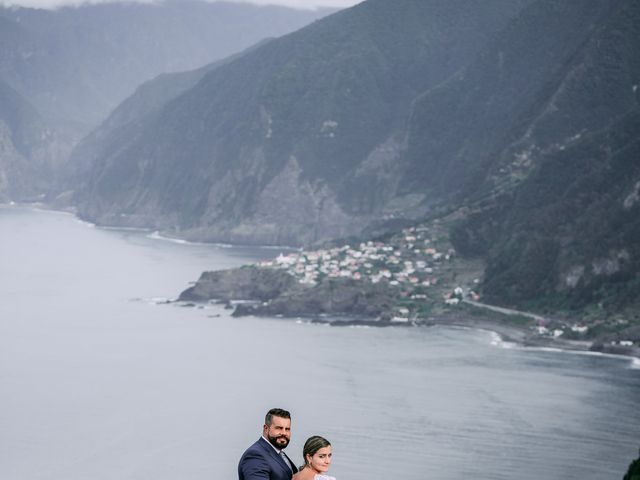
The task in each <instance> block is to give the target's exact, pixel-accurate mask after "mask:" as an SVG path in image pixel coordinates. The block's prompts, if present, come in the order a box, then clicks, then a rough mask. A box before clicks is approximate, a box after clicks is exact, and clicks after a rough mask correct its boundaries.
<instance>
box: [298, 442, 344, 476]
mask: <svg viewBox="0 0 640 480" xmlns="http://www.w3.org/2000/svg"><path fill="white" fill-rule="evenodd" d="M302 456H303V457H304V465H302V466H301V467H300V470H299V472H298V473H296V474H295V475H294V476H293V479H292V480H336V479H335V478H334V477H330V476H329V475H325V473H326V472H327V471H328V470H329V466H330V465H331V456H332V453H331V444H330V443H329V440H327V439H326V438H322V437H320V436H317V435H315V436H313V437H309V438H308V439H307V441H306V442H304V447H303V448H302Z"/></svg>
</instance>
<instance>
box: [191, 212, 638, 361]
mask: <svg viewBox="0 0 640 480" xmlns="http://www.w3.org/2000/svg"><path fill="white" fill-rule="evenodd" d="M445 231H446V227H445V226H444V225H441V224H439V223H437V222H436V223H432V224H428V225H427V224H423V225H419V226H416V227H411V228H406V229H404V230H402V231H401V232H399V233H398V234H396V235H391V236H389V237H387V238H386V239H379V240H377V241H368V242H362V243H360V244H358V245H355V246H351V245H343V246H333V247H327V248H325V249H319V250H315V251H301V252H296V253H291V254H288V255H282V254H281V255H279V256H278V257H277V258H275V259H273V260H269V261H264V262H261V263H258V264H254V265H245V266H243V267H240V268H236V269H231V270H223V271H213V272H204V273H203V274H202V275H201V277H200V279H199V280H198V281H197V282H195V284H194V285H193V286H191V287H190V288H188V289H187V290H185V291H184V292H182V294H181V295H180V297H179V299H178V300H179V301H181V302H187V303H192V302H198V303H222V304H226V305H229V306H230V308H234V312H233V315H234V316H236V317H241V316H247V315H253V316H265V317H276V316H277V317H287V318H306V319H309V320H310V321H313V322H318V323H328V324H331V325H334V326H346V325H368V326H380V327H386V326H432V325H446V326H460V327H469V328H477V329H483V330H491V331H494V332H497V333H498V334H500V336H501V337H502V338H503V339H504V340H507V341H513V342H517V343H519V344H523V345H526V346H548V347H556V348H563V349H572V350H583V351H599V352H603V353H609V354H618V355H631V356H637V357H640V348H639V345H640V327H634V326H632V325H628V324H625V323H624V321H621V319H618V320H617V321H616V322H617V327H618V328H617V329H615V328H614V327H615V326H616V325H613V326H612V325H606V327H607V328H603V324H602V323H598V322H595V321H591V322H590V323H588V322H587V321H586V320H585V321H582V320H580V321H579V320H576V319H575V318H573V319H571V318H562V317H559V316H556V317H547V316H543V315H539V314H534V313H529V312H522V311H518V310H513V309H509V308H504V307H496V306H493V305H487V304H484V303H482V301H481V300H482V299H481V296H480V294H479V293H477V291H476V290H477V289H476V287H477V286H478V284H479V283H480V279H479V278H478V276H480V275H481V273H482V265H478V264H474V263H473V262H470V261H468V260H465V259H462V258H459V257H458V256H457V255H456V252H455V250H454V249H453V248H452V247H451V244H450V243H449V241H448V238H447V236H446V235H443V232H445Z"/></svg>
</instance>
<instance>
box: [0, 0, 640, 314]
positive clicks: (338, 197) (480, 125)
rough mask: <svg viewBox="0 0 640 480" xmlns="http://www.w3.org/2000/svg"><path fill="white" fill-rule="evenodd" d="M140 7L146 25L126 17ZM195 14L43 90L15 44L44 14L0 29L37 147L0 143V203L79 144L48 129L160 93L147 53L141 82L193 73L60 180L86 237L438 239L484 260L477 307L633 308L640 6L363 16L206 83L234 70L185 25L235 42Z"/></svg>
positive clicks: (271, 46)
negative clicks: (87, 223) (136, 232)
mask: <svg viewBox="0 0 640 480" xmlns="http://www.w3.org/2000/svg"><path fill="white" fill-rule="evenodd" d="M214 5H216V4H214ZM214 5H211V6H208V7H207V8H213V7H214ZM95 8H97V7H95ZM101 8H107V7H101ZM126 8H132V9H134V10H135V9H142V8H143V7H141V6H137V7H132V6H118V7H114V9H115V11H119V10H118V9H126ZM166 8H171V4H170V3H169V4H167V5H166ZM194 8H196V7H194ZM198 8H200V9H205V7H204V6H200V7H197V8H196V10H197V9H198ZM220 8H222V7H220ZM224 8H228V9H233V8H240V7H232V6H231V5H227V6H225V7H224ZM243 8H249V7H243ZM253 8H256V7H253ZM267 13H269V14H270V15H275V16H277V15H285V13H283V11H282V10H278V9H265V10H261V13H260V14H261V15H266V14H267ZM30 15H32V16H33V18H31V17H30ZM86 15H87V18H88V19H89V20H90V19H91V18H92V17H91V15H90V14H89V13H87V14H86ZM96 15H97V14H96ZM111 15H113V16H114V17H117V13H112V14H111ZM193 15H194V16H195V17H197V18H198V20H199V21H200V23H199V22H198V21H195V20H193V19H192V20H190V21H187V20H185V21H184V23H183V24H181V25H183V28H185V29H186V30H189V32H190V34H189V35H186V34H184V32H182V33H176V34H175V35H167V39H166V40H167V44H166V45H164V44H163V43H162V42H163V41H164V40H162V39H159V40H156V42H158V43H157V44H156V43H154V44H149V43H145V41H143V40H142V39H141V38H138V37H137V36H136V35H135V32H136V29H135V28H132V29H130V30H128V32H130V33H129V35H130V36H131V39H130V40H127V44H129V43H130V44H131V45H133V47H128V49H127V52H123V51H118V50H117V47H116V46H114V45H111V47H110V48H111V50H105V51H107V52H109V53H107V54H106V58H113V59H119V60H118V61H119V62H121V63H119V65H120V70H117V71H115V72H112V71H110V74H109V75H107V74H106V73H105V71H107V70H109V69H108V68H104V66H103V67H101V68H103V69H102V70H100V69H97V67H95V68H94V67H92V65H94V64H93V63H92V62H87V61H85V60H82V61H81V60H80V58H81V57H80V55H79V54H77V55H70V56H69V58H70V59H72V60H73V61H77V63H76V64H73V63H72V62H71V60H69V62H71V63H67V64H66V65H65V66H64V68H59V69H58V70H56V69H53V70H52V73H51V75H50V76H49V75H47V77H46V78H45V77H42V76H41V77H38V76H37V75H35V74H33V73H29V72H26V73H25V70H24V68H22V67H20V68H18V66H20V65H21V63H20V61H21V60H20V59H23V60H24V58H25V53H24V52H25V50H24V48H25V47H22V46H23V45H25V44H27V43H28V42H34V41H35V40H33V39H32V36H30V35H31V33H30V30H29V29H26V28H25V20H24V18H29V19H30V20H29V22H32V23H31V24H35V22H36V21H37V15H36V13H33V12H30V14H29V15H17V14H16V13H15V11H11V15H9V14H8V13H7V12H6V11H5V12H4V13H3V16H2V17H0V21H2V22H5V24H4V26H3V28H2V29H1V30H0V32H2V33H1V35H3V36H9V37H10V38H11V39H12V40H11V41H12V42H13V44H11V45H14V46H12V47H9V46H8V45H9V43H5V42H3V43H2V45H5V46H4V47H0V48H2V52H4V53H2V55H3V57H1V58H2V60H0V66H2V71H1V72H2V73H1V74H0V79H2V80H4V82H5V84H6V86H2V84H0V87H1V88H0V94H1V95H2V96H3V98H6V99H7V100H6V101H4V100H3V102H2V105H3V111H2V112H1V114H0V119H4V123H5V125H12V124H15V125H25V124H26V125H29V128H28V129H27V131H25V132H23V133H21V134H20V135H16V134H15V133H14V134H13V137H11V135H10V134H8V133H6V129H5V133H4V134H3V131H2V130H0V142H2V143H1V144H2V145H8V147H7V146H5V147H4V148H5V150H6V151H7V152H9V153H8V154H6V155H5V154H3V156H2V158H1V159H0V168H1V169H2V171H3V172H4V173H3V176H0V192H3V191H4V192H9V193H5V196H13V195H14V194H13V193H11V192H12V191H16V188H14V187H13V186H12V185H13V183H12V181H10V180H7V179H9V178H10V177H11V175H12V173H11V172H13V171H15V168H16V167H15V165H17V164H18V163H19V161H18V159H20V158H25V159H30V161H29V163H28V164H29V165H31V166H32V165H37V162H38V161H39V160H38V159H39V158H41V157H42V156H43V155H45V154H44V153H42V152H47V151H48V150H47V149H52V150H54V151H56V150H64V145H68V144H69V143H68V142H67V143H65V142H64V141H62V140H60V135H61V133H58V131H57V130H55V131H54V130H53V129H52V128H51V127H50V126H49V125H50V124H51V121H56V115H58V116H59V119H63V120H64V121H65V122H66V121H67V120H68V122H67V123H68V124H69V125H70V124H71V123H73V122H72V121H77V122H78V123H81V124H83V125H84V126H88V125H91V124H92V122H95V121H96V119H97V118H99V117H100V116H101V115H105V113H106V111H107V110H108V109H109V107H108V105H111V106H112V107H115V103H114V102H115V100H116V99H119V98H124V96H125V95H126V93H127V91H130V92H132V91H133V85H134V84H136V81H137V82H138V83H141V82H142V81H143V80H147V79H149V78H151V77H152V75H151V76H147V78H141V77H143V75H142V73H139V72H138V68H139V69H140V70H144V69H143V68H142V67H141V66H140V65H139V64H138V63H136V61H134V60H132V58H133V56H134V54H133V53H132V52H146V51H150V52H154V53H153V54H152V53H149V54H148V55H147V57H148V58H144V62H149V63H150V64H153V65H154V68H160V66H159V65H160V64H162V62H165V63H164V71H176V70H179V69H181V68H182V69H185V70H187V69H189V68H192V67H195V66H198V67H199V68H197V69H193V70H189V71H186V72H183V73H173V74H171V75H163V76H160V77H158V78H155V79H153V80H151V81H148V82H146V83H144V84H143V85H142V86H140V87H139V88H138V89H137V90H136V91H135V93H133V94H132V95H131V96H129V97H128V98H127V99H126V100H124V101H123V102H122V103H121V104H120V105H119V106H118V107H117V108H115V110H113V111H112V113H111V115H110V116H109V117H108V118H107V119H106V120H104V121H103V122H102V124H101V125H99V126H98V127H97V128H96V129H95V130H93V131H92V132H91V133H90V134H89V135H87V136H86V137H85V138H84V139H83V140H82V141H81V142H80V143H79V144H78V145H77V146H76V147H75V149H74V151H73V152H72V153H71V154H70V157H69V158H70V159H69V160H68V162H65V163H66V165H65V166H64V167H61V168H60V169H56V171H57V172H64V175H63V176H64V178H63V179H62V181H60V182H57V183H56V189H57V192H56V194H57V195H58V199H57V200H56V201H57V202H58V203H59V204H61V203H62V202H63V201H64V202H66V201H69V200H70V201H71V203H72V204H73V205H75V206H76V207H77V209H78V212H79V213H80V215H81V216H82V217H83V218H86V219H88V220H91V221H94V222H98V223H101V224H109V225H120V226H136V227H150V228H157V229H161V230H164V231H166V232H169V233H172V234H176V235H180V236H182V237H185V238H189V239H194V240H203V241H224V242H240V243H259V244H265V243H267V244H291V245H305V244H307V245H308V244H310V243H313V242H320V241H325V240H329V239H335V238H340V237H346V236H350V235H353V236H359V237H360V238H369V237H370V235H372V234H374V233H376V232H383V231H388V230H393V229H396V228H398V226H399V225H407V224H411V222H415V221H422V220H425V219H432V220H436V219H438V220H440V221H443V222H446V223H447V224H450V225H451V229H450V232H451V238H452V240H453V241H454V243H455V245H456V247H457V249H458V250H459V252H461V253H463V254H465V255H468V256H476V257H481V258H483V259H485V261H486V262H487V270H486V279H485V283H484V290H485V294H486V295H487V296H488V298H490V299H492V300H494V301H496V302H502V303H508V304H519V305H528V306H530V307H532V308H539V307H540V306H541V305H542V304H544V306H549V305H553V306H555V307H557V308H574V307H576V308H580V307H581V306H585V305H594V306H597V305H600V306H602V305H605V306H609V305H610V306H612V308H620V309H624V308H629V306H630V305H636V304H637V298H639V297H640V276H639V272H640V260H639V258H640V242H639V241H638V239H639V238H640V216H639V215H638V213H639V209H640V203H639V199H640V164H639V162H638V158H639V157H638V153H639V152H638V140H639V136H640V129H638V126H639V125H638V122H639V114H640V112H639V110H638V96H639V95H640V92H638V86H639V85H640V54H639V53H638V52H640V38H639V33H640V32H639V31H638V30H639V28H640V4H638V2H636V1H633V0H576V1H572V2H566V1H564V0H485V1H482V2H477V1H472V0H457V1H445V0H401V1H389V0H368V1H366V2H364V3H362V4H359V5H356V6H355V7H353V8H350V9H346V10H342V11H340V12H337V13H335V14H332V15H329V16H327V17H325V18H323V19H321V20H318V21H316V22H314V23H312V24H310V25H308V26H306V27H304V28H302V29H300V30H298V31H296V32H294V33H290V34H287V35H284V36H281V37H279V38H276V39H272V40H267V41H264V42H262V43H260V44H257V45H254V46H251V47H250V45H251V44H252V43H255V42H256V41H257V40H258V38H255V36H254V37H253V39H252V40H250V41H249V39H248V38H247V41H246V42H245V43H243V44H240V43H235V44H234V46H236V47H246V50H244V51H243V52H242V53H237V54H236V55H235V56H233V57H229V58H227V59H225V60H222V61H219V62H216V63H208V64H206V63H207V60H206V59H205V57H206V56H207V54H209V55H210V59H213V58H219V57H221V56H222V54H221V52H222V47H221V45H220V42H218V41H216V40H215V39H213V38H211V37H212V36H213V33H212V32H209V33H208V35H209V36H208V37H207V36H206V35H205V34H204V33H203V34H202V36H201V37H198V39H196V38H195V33H194V32H197V31H198V29H197V28H195V27H189V28H186V27H184V25H187V24H189V25H191V23H189V22H191V21H192V22H193V23H194V24H195V25H203V27H202V28H203V30H207V25H209V26H211V25H215V26H216V28H213V27H211V28H210V29H211V30H216V31H218V33H217V35H222V34H221V33H220V30H221V29H222V27H220V26H218V24H216V23H215V21H214V20H211V19H209V18H208V17H207V18H205V15H204V14H203V13H202V11H199V13H197V14H193ZM247 15H248V14H247ZM286 15H289V13H288V12H287V13H286ZM291 15H294V14H293V13H291ZM296 15H303V14H300V13H299V12H298V13H296ZM306 15H307V17H300V16H298V17H295V18H296V20H295V21H299V22H301V23H303V22H308V21H310V20H311V18H310V17H309V15H311V14H309V13H307V14H306ZM125 16H131V15H129V14H127V15H125ZM19 18H20V21H18V20H19ZM106 18H110V16H109V15H107V17H106ZM117 18H121V17H117ZM242 18H243V20H242V21H244V22H248V21H249V20H248V19H246V18H245V17H242ZM287 18H289V17H287ZM89 20H87V21H89ZM138 21H139V22H141V21H142V20H138ZM238 21H239V22H240V20H238ZM289 21H290V22H293V20H289ZM212 22H213V23H212ZM126 23H127V22H124V24H125V25H126ZM265 23H266V24H274V23H275V22H274V21H270V22H265ZM287 25H289V26H292V25H293V23H288V24H287ZM232 27H233V28H234V29H236V30H235V31H238V30H237V28H238V27H237V25H229V30H230V31H231V28H232ZM78 28H79V27H78ZM123 28H124V26H123V23H120V21H119V20H114V21H113V22H112V23H109V22H105V23H104V24H103V27H102V29H103V30H102V32H103V33H102V34H101V35H111V36H112V37H110V38H122V36H123V33H117V32H118V31H120V30H117V29H123ZM158 28H160V27H158ZM162 28H164V29H165V30H167V31H171V28H178V27H171V28H170V27H169V26H168V25H166V24H165V25H164V26H163V27H162ZM283 29H284V28H283ZM47 30H48V28H44V27H41V28H40V27H39V31H40V32H46V31H47ZM246 30H248V29H247V28H240V31H243V32H244V31H246ZM114 31H115V32H116V33H114ZM156 31H158V30H156ZM252 33H253V32H252ZM264 33H265V34H261V35H257V36H258V37H260V38H263V37H266V36H267V35H266V31H265V32H264ZM276 33H277V32H273V35H275V34H276ZM192 34H193V35H192ZM59 35H62V34H59ZM96 36H97V34H96ZM177 37H183V38H182V41H183V45H184V44H188V46H187V47H181V48H184V49H185V50H188V51H191V50H193V57H192V58H190V59H186V58H180V57H181V55H180V54H178V53H176V52H177V50H174V49H177V48H178V47H177V46H176V44H174V43H171V42H169V41H168V39H173V38H177ZM56 38H64V35H63V36H62V37H56ZM90 38H94V37H90ZM145 38H146V39H148V38H149V37H145ZM154 38H155V37H154ZM94 40H95V38H94ZM207 42H209V43H207ZM72 43H73V42H72ZM106 43H107V44H108V43H109V42H106ZM123 44H124V42H123ZM214 44H215V45H216V48H220V50H214V47H213V45H214ZM56 45H58V47H57V48H59V50H60V51H65V52H67V51H69V48H71V47H70V46H69V41H68V40H65V41H63V40H60V43H58V44H56ZM74 45H75V47H74V48H77V45H78V44H77V43H75V44H74ZM118 45H121V44H118ZM152 45H153V46H157V49H155V50H154V49H153V48H152ZM249 47H250V48H249ZM20 48H22V49H23V50H20ZM131 49H132V50H131ZM227 50H230V48H227ZM239 50H240V48H237V49H236V50H235V51H236V52H238V51H239ZM34 51H36V52H37V50H34ZM7 52H9V53H7ZM158 52H164V54H165V56H164V57H162V55H160V53H158ZM212 52H216V53H215V54H214V55H211V54H212ZM218 52H220V53H218ZM229 53H230V52H229ZM8 55H9V56H10V58H11V59H12V61H7V60H6V59H7V58H8V57H7V56H8ZM138 55H139V54H138ZM154 55H157V56H154ZM104 57H105V56H104V55H103V56H102V57H101V58H104ZM143 57H144V56H143ZM136 58H137V57H136ZM123 59H124V60H123ZM42 61H43V62H44V61H45V60H42ZM114 61H115V60H114ZM141 61H142V60H138V62H141ZM85 63H86V66H85V67H83V68H82V69H80V67H79V66H78V65H85ZM205 64H206V65H205ZM7 65H9V66H12V65H13V67H12V68H9V67H7ZM16 65H18V66H16ZM69 65H71V66H69ZM73 65H76V67H73ZM101 65H102V64H101ZM73 68H77V69H78V71H81V72H82V73H81V75H79V76H78V79H79V81H78V82H77V83H76V84H75V85H76V86H74V87H73V88H71V87H69V89H68V90H66V89H65V88H62V87H60V88H58V89H57V90H56V92H58V93H56V95H55V96H51V95H48V94H47V91H48V90H47V88H45V86H46V85H49V83H51V82H53V83H52V84H57V85H63V84H65V82H66V81H65V80H64V78H65V77H64V75H68V74H69V72H70V69H73ZM43 69H45V67H43ZM145 69H147V70H145V71H148V70H149V69H151V67H145ZM47 71H48V70H47ZM56 72H57V73H56ZM136 72H138V73H136ZM21 74H23V75H24V76H25V78H28V79H29V82H28V83H23V82H21V81H18V80H16V79H17V78H19V75H21ZM90 75H93V76H91V77H90ZM32 77H33V78H32ZM120 79H121V80H122V82H120ZM136 79H138V80H136ZM25 85H28V86H29V87H28V88H27V87H26V86H25ZM101 85H102V86H101ZM136 85H137V84H136ZM18 86H20V88H18ZM108 87H110V88H108ZM92 89H96V90H99V91H100V92H102V93H100V94H99V95H95V98H94V97H91V95H90V93H89V92H90V91H91V90H92ZM90 98H94V99H93V100H89V99H90ZM5 105H6V106H12V107H11V108H9V107H6V108H5ZM1 115H4V116H1ZM7 119H10V120H7ZM65 119H66V120H65ZM62 124H65V123H64V122H62V121H61V122H60V125H62ZM56 125H58V123H57V121H56ZM22 128H23V129H24V127H22ZM69 128H70V129H71V130H73V128H72V127H69ZM18 130H19V129H14V130H10V131H14V132H15V131H18ZM73 131H74V132H79V131H83V130H82V128H79V127H78V128H77V129H76V130H73ZM2 135H4V137H3V136H2ZM10 137H11V138H14V137H15V140H11V141H9V140H6V138H10ZM2 138H5V140H4V141H2V140H1V139H2ZM36 139H39V140H36ZM9 147H10V148H9ZM5 150H3V151H5ZM32 157H33V159H31V158H32ZM45 157H46V155H45ZM64 158H65V160H66V158H67V157H64ZM12 169H13V170H12ZM23 171H24V172H28V171H29V168H26V167H25V168H24V169H23ZM23 176H24V177H25V178H26V177H28V174H27V173H24V174H23ZM3 182H4V183H3ZM40 183H42V182H40ZM16 185H18V183H16ZM3 189H4V190H3ZM51 198H53V196H51ZM536 302H538V305H536Z"/></svg>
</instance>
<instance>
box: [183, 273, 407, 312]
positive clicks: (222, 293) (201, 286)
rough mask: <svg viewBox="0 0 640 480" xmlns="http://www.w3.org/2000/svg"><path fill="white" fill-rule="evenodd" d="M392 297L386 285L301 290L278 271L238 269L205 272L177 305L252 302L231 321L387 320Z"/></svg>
mask: <svg viewBox="0 0 640 480" xmlns="http://www.w3.org/2000/svg"><path fill="white" fill-rule="evenodd" d="M396 295H397V291H396V289H395V288H394V287H392V286H390V285H389V284H388V283H387V282H381V283H379V284H375V285H374V284H372V283H371V282H368V281H367V282H365V281H356V280H353V279H347V278H325V279H324V280H323V281H322V282H320V283H319V284H317V285H315V286H310V285H304V284H301V283H299V282H298V280H296V279H295V278H294V277H293V276H291V275H289V274H288V273H286V272H285V271H283V270H278V269H273V268H260V267H253V266H250V267H242V268H236V269H231V270H222V271H216V272H204V273H203V274H202V275H201V277H200V279H199V280H198V281H197V282H196V284H195V285H194V286H193V287H190V288H188V289H187V290H185V291H184V292H182V293H181V294H180V297H179V300H180V301H198V302H206V301H211V300H221V301H232V300H249V301H250V300H253V301H256V303H240V304H238V305H237V306H236V310H235V311H234V315H235V316H242V315H260V316H275V315H282V316H286V317H317V316H319V315H325V314H326V315H331V316H340V315H345V316H349V317H366V318H367V319H368V320H372V319H376V318H378V317H381V316H385V315H386V316H387V317H388V316H389V314H390V312H391V311H392V309H393V307H394V305H395V296H396Z"/></svg>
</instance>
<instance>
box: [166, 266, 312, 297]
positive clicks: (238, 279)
mask: <svg viewBox="0 0 640 480" xmlns="http://www.w3.org/2000/svg"><path fill="white" fill-rule="evenodd" d="M299 285H300V284H299V283H298V282H297V281H296V279H295V278H293V277H292V276H291V275H289V274H288V273H286V272H284V271H282V270H276V269H272V268H258V267H251V266H248V267H241V268H235V269H231V270H220V271H215V272H204V273H203V274H202V275H201V276H200V278H199V279H198V281H197V282H196V284H195V285H194V286H193V287H190V288H188V289H187V290H185V291H184V292H182V293H181V294H180V297H179V299H178V300H180V301H199V302H204V301H208V300H223V301H230V300H259V301H262V302H266V301H269V300H272V299H274V298H277V297H279V296H280V295H283V294H284V293H286V292H291V291H295V290H298V289H300V286H299Z"/></svg>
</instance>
